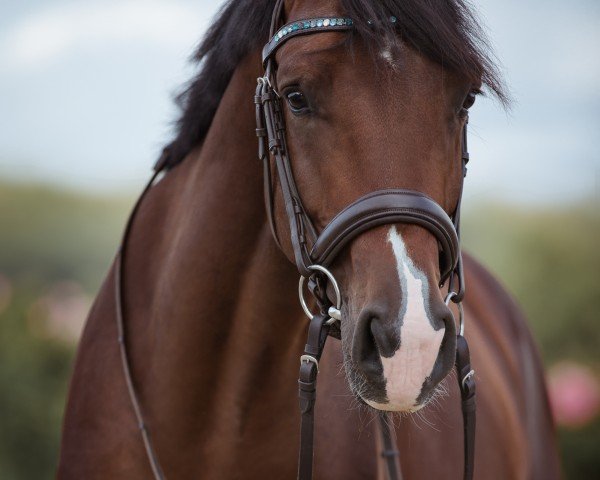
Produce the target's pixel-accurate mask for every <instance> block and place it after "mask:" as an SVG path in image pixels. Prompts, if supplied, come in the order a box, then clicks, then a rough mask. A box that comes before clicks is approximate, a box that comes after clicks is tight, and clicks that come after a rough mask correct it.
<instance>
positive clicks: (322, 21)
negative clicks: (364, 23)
mask: <svg viewBox="0 0 600 480" xmlns="http://www.w3.org/2000/svg"><path fill="white" fill-rule="evenodd" d="M353 24H354V22H353V21H352V19H351V18H313V19H311V20H302V21H300V22H295V23H290V24H288V25H286V26H285V27H283V28H282V29H281V30H279V31H278V32H277V33H276V34H275V35H274V36H273V38H272V41H273V42H278V41H279V40H280V39H281V38H282V37H283V36H284V35H287V34H288V33H292V32H295V31H296V30H305V29H309V28H323V27H325V28H327V27H329V26H330V25H331V26H332V27H335V26H336V25H339V26H340V27H342V26H344V25H346V26H348V27H351V26H352V25H353Z"/></svg>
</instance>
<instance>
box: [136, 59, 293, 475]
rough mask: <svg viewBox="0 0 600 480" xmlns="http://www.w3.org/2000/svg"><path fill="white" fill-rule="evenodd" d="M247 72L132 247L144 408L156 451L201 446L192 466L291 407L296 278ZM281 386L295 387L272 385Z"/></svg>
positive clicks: (173, 175) (158, 191)
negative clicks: (260, 155) (270, 198)
mask: <svg viewBox="0 0 600 480" xmlns="http://www.w3.org/2000/svg"><path fill="white" fill-rule="evenodd" d="M248 70H249V69H248V68H244V67H242V68H240V69H239V70H238V71H237V72H236V74H235V75H234V77H233V79H232V81H231V83H230V85H229V87H228V89H227V91H226V94H225V96H224V98H223V100H222V101H221V104H220V106H219V109H218V111H217V114H216V116H215V119H214V121H213V125H212V127H211V129H210V131H209V133H208V135H207V137H206V139H205V141H204V144H203V145H202V147H201V148H199V149H197V151H195V152H193V153H192V154H191V155H190V158H188V159H186V160H185V161H184V162H183V163H182V164H181V165H179V166H178V167H176V168H174V169H173V170H172V171H171V172H169V173H168V174H167V175H166V177H165V178H164V179H163V180H162V181H161V182H159V183H158V184H157V185H156V186H155V187H154V188H153V189H152V190H151V192H150V194H149V196H148V197H147V199H145V201H144V203H143V205H142V208H141V209H140V212H139V215H138V218H137V220H136V222H135V224H134V228H133V231H132V235H131V238H130V241H129V244H128V245H127V253H126V263H125V270H124V271H125V289H124V291H125V292H126V295H125V298H126V322H127V332H128V338H129V343H130V351H131V358H132V363H133V373H134V377H135V379H136V383H137V384H138V389H139V391H140V395H141V398H142V403H143V404H144V410H145V411H146V412H147V415H148V417H149V423H150V424H151V425H152V427H153V428H152V430H153V431H154V432H156V436H157V439H156V441H157V442H158V444H159V445H158V446H159V451H163V452H164V450H165V449H169V448H179V447H178V446H177V445H171V446H169V445H167V444H164V445H161V440H160V439H161V438H164V439H168V438H177V439H178V443H179V444H185V442H186V441H189V442H191V443H192V444H194V445H198V446H199V447H198V448H200V449H201V452H195V455H196V460H195V461H196V462H198V461H199V458H198V456H197V455H200V457H201V456H202V455H203V454H204V455H208V454H209V452H210V451H211V450H212V448H217V445H218V448H221V449H222V448H228V446H232V445H235V444H236V439H239V437H240V435H241V431H242V429H244V431H245V432H248V429H249V428H250V429H251V427H249V426H248V425H243V422H244V421H245V420H244V418H245V417H250V418H253V419H260V414H257V410H259V411H262V410H264V412H265V413H264V414H263V416H264V415H266V414H267V413H268V412H269V411H270V409H269V408H266V409H265V407H267V406H268V405H271V406H272V407H273V408H278V407H280V408H286V409H288V408H294V407H295V406H296V405H295V397H294V395H295V394H294V391H295V389H294V388H293V385H294V374H295V371H296V369H297V361H298V360H297V359H298V353H299V352H300V349H301V345H302V343H303V342H302V335H303V331H304V327H305V322H303V321H302V319H301V317H300V316H299V315H294V314H292V315H290V312H292V313H293V312H299V308H298V306H297V303H296V302H297V300H296V299H295V298H294V293H293V292H295V287H294V284H295V282H296V278H297V277H296V275H295V273H294V269H293V267H292V266H291V264H290V263H289V262H288V260H287V259H285V257H284V256H283V254H282V253H281V252H280V251H279V250H278V249H277V247H276V246H275V244H274V242H273V240H272V238H271V234H270V230H269V228H268V227H267V223H266V219H265V214H264V207H263V204H262V178H261V171H262V169H261V165H260V164H259V163H258V159H257V158H256V154H255V151H256V138H255V136H254V135H253V122H254V111H253V105H252V101H251V98H252V97H251V96H252V93H253V92H252V89H253V86H252V84H251V83H249V81H250V80H251V79H252V75H251V73H252V72H249V71H248ZM255 76H256V75H254V77H255ZM282 383H286V384H289V387H290V388H281V387H279V388H276V389H275V388H270V386H275V385H277V386H280V385H281V384H282ZM290 404H291V405H290ZM253 409H254V410H255V411H252V410H253ZM246 413H252V415H245V414H246ZM269 414H270V413H269ZM253 421H255V420H253ZM258 421H260V420H258ZM257 428H258V427H257ZM263 428H264V427H263ZM279 428H281V425H279ZM293 428H295V424H293ZM198 437H202V438H198ZM231 448H233V447H231ZM231 454H232V455H235V452H231ZM167 456H168V454H167ZM228 462H229V463H230V464H231V458H229V460H228ZM211 468H217V467H216V466H214V465H212V466H211ZM223 473H224V472H223Z"/></svg>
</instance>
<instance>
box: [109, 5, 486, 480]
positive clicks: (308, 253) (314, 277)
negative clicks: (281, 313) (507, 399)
mask: <svg viewBox="0 0 600 480" xmlns="http://www.w3.org/2000/svg"><path fill="white" fill-rule="evenodd" d="M283 7H284V1H283V0H277V2H276V4H275V9H274V11H273V17H272V21H271V29H270V40H269V42H268V43H267V44H266V45H265V47H264V49H263V67H264V69H265V73H264V76H263V77H260V78H259V79H258V85H257V88H256V93H255V96H254V103H255V106H256V135H257V137H258V145H259V147H258V157H259V159H260V160H261V161H262V164H263V176H264V197H265V207H266V212H267V218H268V220H269V225H270V228H271V231H272V234H273V237H274V239H275V241H276V243H277V244H278V245H279V246H280V247H281V245H280V242H279V238H278V235H277V229H276V225H275V219H274V193H273V174H272V166H271V160H273V163H274V167H275V170H276V171H277V177H278V180H279V184H280V186H281V192H282V194H283V200H284V204H285V210H286V214H287V217H288V221H289V228H290V235H291V243H292V246H293V250H294V258H295V263H296V266H297V268H298V272H299V273H300V275H301V277H300V283H299V293H300V300H301V304H302V307H303V308H304V311H305V312H306V314H307V316H308V317H309V319H310V323H309V327H308V337H307V342H306V345H305V349H304V352H303V355H302V356H301V359H300V372H299V379H298V385H299V405H300V412H301V433H300V451H299V459H298V477H297V478H298V480H311V479H312V476H313V450H314V408H315V402H316V386H317V374H318V371H319V361H320V359H321V355H322V353H323V350H324V347H325V343H326V340H327V338H328V336H334V337H336V338H339V332H340V331H339V323H338V322H341V321H342V317H341V312H340V307H341V296H340V293H339V286H338V285H337V282H336V280H335V278H334V277H333V275H332V274H331V272H330V271H329V270H328V267H330V266H331V264H332V263H333V262H334V260H335V259H336V257H337V255H338V253H339V252H340V251H341V250H342V249H343V248H344V247H345V246H346V245H347V244H348V243H349V242H350V241H352V240H353V239H354V238H356V237H357V236H358V235H360V234H361V233H363V232H365V231H367V230H370V229H372V228H375V227H377V226H380V225H388V224H396V223H406V224H414V225H418V226H421V227H423V228H425V229H427V230H428V231H429V232H430V233H431V234H433V235H434V236H435V237H436V239H437V241H438V244H439V247H440V262H439V265H440V274H441V280H440V288H441V287H442V286H443V285H444V283H445V282H446V281H448V282H449V285H448V292H449V293H448V295H447V297H446V304H449V302H450V301H452V302H453V303H456V304H457V306H458V308H459V312H460V329H459V332H458V335H457V351H456V362H455V363H456V369H457V373H458V375H457V377H458V384H459V388H460V392H461V400H462V412H463V430H464V474H463V479H464V480H471V479H472V478H473V463H474V448H475V381H474V375H473V374H474V371H473V370H472V369H471V365H470V356H469V349H468V345H467V341H466V339H465V337H464V323H463V313H462V305H461V302H462V299H463V297H464V292H465V288H464V280H463V269H462V259H461V251H460V242H459V232H460V228H459V225H460V203H461V201H460V197H461V196H462V186H461V195H460V196H459V200H458V202H457V205H456V208H455V211H454V213H453V214H452V216H449V215H448V214H447V213H446V212H445V211H444V209H443V208H442V207H440V206H439V205H438V204H437V203H436V202H435V201H434V200H432V199H431V198H429V197H428V196H426V195H425V194H423V193H421V192H416V191H411V190H399V189H387V190H380V191H375V192H371V193H369V194H367V195H365V196H363V197H361V198H359V199H358V200H356V201H355V202H353V203H352V204H350V205H349V206H347V207H346V208H345V209H343V210H342V211H341V212H340V213H339V214H338V215H336V216H335V217H334V218H333V220H331V222H330V223H329V224H328V225H327V226H326V227H325V228H324V229H323V231H321V232H320V233H317V230H316V228H315V227H314V225H313V223H312V222H311V220H310V218H309V216H308V214H307V213H306V210H305V208H304V206H303V204H302V200H301V197H300V194H299V192H298V189H297V187H296V182H295V180H294V175H293V170H292V166H291V163H290V157H289V154H288V149H287V143H286V128H285V121H284V116H283V108H282V103H281V98H280V96H279V94H278V93H277V90H276V69H277V66H276V62H275V53H276V52H277V50H278V49H279V47H281V45H283V44H284V43H285V42H286V41H287V40H289V39H291V38H294V37H298V36H302V35H309V34H316V33H321V32H334V31H338V32H349V31H352V30H353V28H354V22H353V20H352V19H350V18H345V17H333V16H332V17H319V18H311V19H305V20H298V21H295V22H291V23H287V24H284V22H283V14H284V12H283V9H284V8H283ZM461 157H462V162H461V168H462V174H463V177H464V175H466V171H467V169H466V164H467V162H468V161H469V154H468V151H467V127H466V124H465V126H464V128H463V133H462V155H461ZM168 164H169V150H168V148H167V149H165V150H164V152H163V155H162V156H161V158H160V159H159V161H158V162H157V164H156V165H155V167H154V175H153V176H152V178H151V179H150V181H149V183H148V185H147V186H146V188H145V189H144V191H143V192H142V194H141V195H140V197H139V199H138V201H137V202H136V205H135V206H134V208H133V211H132V213H131V215H130V217H129V220H128V222H127V225H126V228H125V232H124V234H123V239H122V243H121V250H120V252H119V255H118V257H117V260H116V268H115V303H116V322H117V330H118V343H119V349H120V355H121V363H122V369H123V373H124V376H125V380H126V383H127V388H128V393H129V397H130V401H131V403H132V406H133V409H134V413H135V416H136V421H137V423H138V427H139V430H140V434H141V437H142V441H143V443H144V447H145V450H146V455H147V458H148V461H149V464H150V467H151V469H152V473H153V477H154V479H155V480H164V479H165V475H164V473H163V471H162V469H161V466H160V462H159V460H158V457H157V455H156V453H155V450H154V448H153V445H152V441H151V438H150V435H149V433H148V430H147V427H146V424H145V421H144V416H143V414H142V409H141V406H140V402H139V398H138V394H137V392H136V389H135V386H134V383H133V379H132V375H131V367H130V361H129V355H128V351H127V345H126V341H125V329H124V309H123V296H124V291H123V290H124V289H123V278H122V277H123V270H124V268H123V266H124V261H125V256H126V247H127V243H128V239H129V235H130V231H131V226H132V223H133V219H134V217H135V215H136V213H137V211H138V208H139V206H140V205H141V203H142V200H143V198H144V197H145V195H146V193H147V192H148V191H149V190H150V188H151V187H152V185H153V184H154V182H155V180H156V178H157V176H158V175H159V174H160V173H161V172H163V171H164V170H165V169H166V168H167V166H168ZM306 281H307V283H308V289H309V291H310V292H311V293H312V295H313V297H314V298H315V301H316V305H317V307H318V312H317V313H316V314H313V313H311V312H310V310H309V309H308V307H307V305H306V302H305V300H304V293H303V286H304V284H305V282H306ZM328 286H331V287H332V288H333V290H334V291H335V292H336V299H335V303H333V302H332V301H331V300H330V298H329V296H328V294H327V287H328ZM378 417H379V420H380V422H379V431H380V434H381V439H382V445H383V451H382V453H381V455H382V457H383V458H384V460H385V464H386V470H387V474H388V478H389V480H400V479H401V478H402V473H401V470H400V463H399V459H398V455H399V453H398V449H397V446H396V441H395V435H394V432H393V428H391V427H390V424H389V420H388V419H387V417H386V415H385V414H384V413H383V412H382V413H380V414H379V415H378Z"/></svg>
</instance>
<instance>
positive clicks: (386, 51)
mask: <svg viewBox="0 0 600 480" xmlns="http://www.w3.org/2000/svg"><path fill="white" fill-rule="evenodd" d="M379 55H380V56H381V58H383V59H384V60H385V61H386V62H388V63H389V64H390V65H392V66H393V65H394V55H393V54H392V49H391V48H390V47H384V48H382V49H381V52H379Z"/></svg>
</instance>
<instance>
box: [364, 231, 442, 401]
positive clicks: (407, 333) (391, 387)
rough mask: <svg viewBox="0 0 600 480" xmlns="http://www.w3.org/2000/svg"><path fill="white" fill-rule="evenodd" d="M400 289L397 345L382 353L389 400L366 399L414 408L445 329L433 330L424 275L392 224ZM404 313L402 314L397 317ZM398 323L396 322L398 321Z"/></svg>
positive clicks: (393, 248) (390, 233)
mask: <svg viewBox="0 0 600 480" xmlns="http://www.w3.org/2000/svg"><path fill="white" fill-rule="evenodd" d="M388 242H390V244H391V245H392V250H393V252H394V257H395V258H396V265H397V270H398V277H399V280H400V286H401V289H402V305H401V307H400V312H398V317H399V318H398V320H399V321H400V323H401V326H400V327H399V328H400V343H401V346H400V348H399V349H398V350H397V351H396V352H395V353H394V355H393V356H392V357H391V358H384V357H381V363H382V365H383V375H384V378H385V380H386V395H387V398H388V403H384V404H382V403H377V402H373V401H370V400H366V402H367V403H368V404H369V405H371V406H372V407H374V408H377V409H379V410H393V411H406V410H409V411H416V410H418V409H419V408H420V407H418V406H417V405H416V400H417V397H418V396H419V394H420V393H421V388H422V386H423V382H424V381H425V379H426V378H427V377H428V376H429V375H430V374H431V371H432V369H433V366H434V364H435V361H436V359H437V356H438V352H439V349H440V345H441V343H442V339H443V336H444V330H443V329H440V330H437V331H436V330H434V328H433V326H432V324H431V322H430V320H429V318H428V308H427V304H426V302H427V301H428V299H427V298H425V296H426V293H427V291H428V284H427V278H426V276H425V274H424V273H423V272H421V271H420V270H419V269H418V268H417V267H416V266H415V265H414V263H413V261H412V260H411V259H410V257H409V256H408V253H407V251H406V245H405V244H404V241H403V240H402V237H401V236H400V234H398V232H397V231H396V227H395V226H392V227H391V228H390V231H389V233H388ZM402 315H404V317H403V318H400V317H401V316H402ZM400 323H399V324H400Z"/></svg>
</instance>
